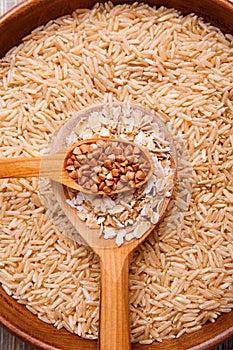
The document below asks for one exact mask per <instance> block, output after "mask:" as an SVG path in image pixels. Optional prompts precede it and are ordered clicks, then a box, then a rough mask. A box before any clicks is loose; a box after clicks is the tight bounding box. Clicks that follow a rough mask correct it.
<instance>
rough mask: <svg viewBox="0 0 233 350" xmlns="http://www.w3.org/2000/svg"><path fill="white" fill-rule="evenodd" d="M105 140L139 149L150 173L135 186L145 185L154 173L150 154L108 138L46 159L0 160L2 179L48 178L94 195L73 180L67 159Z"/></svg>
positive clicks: (88, 141)
mask: <svg viewBox="0 0 233 350" xmlns="http://www.w3.org/2000/svg"><path fill="white" fill-rule="evenodd" d="M99 140H103V141H106V142H108V143H111V142H114V143H116V142H118V143H121V144H125V145H132V146H135V147H137V148H138V149H139V150H140V151H141V152H142V154H143V156H144V158H145V159H146V160H147V161H148V165H149V168H150V169H149V171H148V174H147V176H146V177H145V178H144V179H143V180H142V181H140V182H138V183H136V184H135V188H137V187H140V186H142V185H144V184H145V183H146V182H147V181H148V180H149V178H150V177H151V175H152V173H153V161H152V159H151V157H150V155H149V153H148V152H147V151H146V150H145V149H144V148H142V147H140V146H138V145H135V144H134V143H133V142H130V141H126V140H120V139H110V138H107V137H102V138H93V139H88V140H82V141H79V142H77V143H75V144H73V145H72V146H71V147H70V148H68V149H67V148H64V149H62V150H59V151H58V152H56V153H54V154H50V155H49V156H45V157H31V158H1V159H0V179H5V178H20V177H32V176H35V177H46V178H49V179H51V180H54V181H56V182H59V183H61V184H63V185H65V186H68V187H70V188H73V189H75V190H77V191H80V192H84V193H89V194H93V191H91V189H90V190H89V189H88V188H84V187H82V186H80V185H79V184H78V183H77V181H75V180H74V179H72V178H71V177H70V176H69V174H68V172H67V170H66V165H67V159H68V158H69V157H70V155H71V154H72V152H73V150H74V149H75V148H76V147H79V146H81V145H83V144H93V143H96V141H99ZM129 190H130V187H127V186H125V187H123V188H121V189H116V190H114V191H111V192H110V193H108V194H115V193H120V192H125V191H129ZM97 193H98V194H106V193H105V192H103V191H98V192H97Z"/></svg>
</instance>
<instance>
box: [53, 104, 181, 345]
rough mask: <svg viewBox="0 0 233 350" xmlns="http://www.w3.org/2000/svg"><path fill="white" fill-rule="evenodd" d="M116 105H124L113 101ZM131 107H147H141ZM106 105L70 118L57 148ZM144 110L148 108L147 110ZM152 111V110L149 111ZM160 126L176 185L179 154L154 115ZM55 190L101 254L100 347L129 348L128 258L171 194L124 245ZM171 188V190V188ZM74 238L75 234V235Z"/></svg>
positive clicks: (55, 185)
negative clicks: (139, 232) (139, 234)
mask: <svg viewBox="0 0 233 350" xmlns="http://www.w3.org/2000/svg"><path fill="white" fill-rule="evenodd" d="M112 105H113V106H121V105H122V104H120V103H113V104H112ZM131 107H132V108H135V109H138V110H141V111H144V110H143V109H141V108H140V107H137V106H131ZM102 108H103V106H95V107H92V108H89V109H87V110H86V111H85V110H84V111H82V112H80V113H78V114H77V115H75V116H74V117H73V118H71V119H70V120H69V121H68V122H67V123H66V124H65V125H64V127H63V128H62V129H61V130H60V133H59V134H58V135H57V137H56V143H55V146H54V148H55V149H56V148H59V147H61V144H62V142H63V143H64V140H65V139H66V137H67V136H68V135H69V134H70V133H71V131H72V130H73V129H74V128H75V125H77V123H78V121H79V120H80V118H81V117H85V115H88V113H90V112H91V111H93V112H96V111H100V110H101V109H102ZM144 112H145V111H144ZM147 113H148V114H149V112H147ZM155 122H157V124H158V127H159V128H160V129H161V130H163V132H164V135H166V139H167V140H168V141H169V145H170V149H171V152H170V156H171V169H172V170H173V174H174V177H173V187H174V185H175V182H176V172H177V165H176V156H175V146H174V143H173V140H172V138H171V136H170V134H169V132H168V130H167V128H166V126H165V124H163V123H162V122H161V121H160V120H159V119H158V120H157V119H155ZM52 188H53V192H54V194H55V196H56V199H57V200H58V202H59V204H60V206H61V208H62V210H63V211H64V213H65V215H66V216H67V217H68V218H69V220H70V222H71V223H72V224H73V226H74V227H75V228H76V230H77V232H78V234H79V235H80V236H81V238H82V239H83V240H84V241H85V242H86V244H87V245H88V246H89V247H91V248H92V249H93V251H94V252H95V253H96V254H97V255H98V256H99V258H100V266H101V295H100V299H101V301H100V326H99V343H98V348H99V349H100V350H110V349H111V350H130V349H131V343H130V327H129V305H128V303H129V301H128V274H129V259H130V255H131V253H132V252H133V251H134V250H135V249H136V248H137V247H138V246H139V245H140V244H141V243H142V242H143V241H144V240H145V239H146V237H148V235H149V234H150V233H151V232H152V231H153V230H154V228H155V227H156V225H157V224H158V223H159V222H160V221H161V220H162V218H163V216H164V214H165V211H166V208H167V206H168V204H169V201H170V198H171V197H166V198H165V199H164V202H163V206H162V208H161V209H160V212H159V219H158V222H157V224H156V225H152V224H151V226H150V227H149V229H148V230H147V231H146V232H145V233H144V235H143V236H142V237H141V238H140V239H134V240H132V241H130V242H125V243H124V244H123V245H122V246H120V247H118V246H116V243H115V240H114V239H108V240H106V239H104V238H103V237H102V236H101V237H99V230H98V229H91V228H89V227H87V225H86V223H85V222H83V221H82V220H80V219H79V217H78V215H77V211H76V209H74V208H71V207H70V205H68V204H67V198H69V196H68V192H67V190H66V189H64V187H62V185H61V184H59V183H58V182H54V183H52ZM171 191H172V190H171ZM74 239H75V237H74Z"/></svg>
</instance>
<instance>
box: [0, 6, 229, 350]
mask: <svg viewBox="0 0 233 350" xmlns="http://www.w3.org/2000/svg"><path fill="white" fill-rule="evenodd" d="M64 1H65V0H64ZM229 1H232V2H233V0H229ZM19 2H20V0H0V15H1V14H3V13H4V12H6V11H7V10H8V9H10V8H11V7H13V6H14V5H16V4H17V3H19ZM0 350H36V348H35V347H33V346H31V345H29V344H26V343H24V342H23V341H21V340H20V339H18V338H17V337H15V336H13V335H12V334H10V333H9V332H8V331H6V330H5V329H3V328H2V327H0ZM211 350H233V338H231V339H229V340H228V341H226V342H224V343H221V344H219V345H218V346H217V347H215V348H214V349H211Z"/></svg>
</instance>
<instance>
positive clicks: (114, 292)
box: [98, 249, 131, 350]
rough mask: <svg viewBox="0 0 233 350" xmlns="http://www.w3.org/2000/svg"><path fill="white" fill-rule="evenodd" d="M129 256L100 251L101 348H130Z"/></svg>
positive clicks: (109, 250)
mask: <svg viewBox="0 0 233 350" xmlns="http://www.w3.org/2000/svg"><path fill="white" fill-rule="evenodd" d="M128 271H129V260H128V257H123V256H120V255H119V254H118V255H115V256H114V251H112V250H111V249H106V250H105V251H104V254H101V302H100V328H99V347H98V348H99V350H109V349H111V350H130V349H131V343H130V333H129V300H128V275H129V272H128Z"/></svg>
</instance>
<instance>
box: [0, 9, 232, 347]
mask: <svg viewBox="0 0 233 350" xmlns="http://www.w3.org/2000/svg"><path fill="white" fill-rule="evenodd" d="M0 77H1V78H0V106H1V110H0V118H1V119H0V123H1V124H0V125H1V129H0V133H1V136H0V145H1V148H0V156H1V157H16V156H25V157H30V156H34V155H35V156H36V155H39V154H40V153H41V152H42V151H43V149H44V148H45V147H46V145H47V143H48V142H49V139H50V136H51V134H53V133H54V132H55V131H56V130H57V128H58V127H59V126H60V125H61V124H62V123H63V122H64V121H65V120H66V119H67V118H69V117H70V116H72V114H73V113H74V112H75V111H79V110H80V109H83V108H84V107H88V106H89V105H91V104H98V103H106V102H114V101H122V102H123V101H124V102H132V103H134V104H138V105H141V106H144V107H147V108H151V109H152V110H155V111H156V112H157V113H159V114H160V115H161V116H162V117H163V118H165V119H166V120H169V121H170V123H171V124H172V126H173V128H175V129H176V130H177V132H179V133H180V134H182V136H183V141H184V143H185V147H186V148H187V150H188V152H189V155H190V160H191V162H192V167H193V182H194V184H193V191H192V196H191V200H190V205H189V208H188V210H187V211H186V212H185V215H184V219H183V220H182V224H181V223H180V217H181V216H182V208H185V201H182V200H180V201H179V203H178V205H179V209H181V210H177V211H175V213H173V218H174V220H173V221H172V224H171V222H170V223H169V224H168V222H167V221H166V219H165V221H164V223H163V224H161V225H160V227H159V230H158V232H157V233H156V232H155V233H154V234H152V235H151V236H150V237H149V239H148V240H147V241H146V242H145V243H144V245H142V246H141V247H140V249H138V250H137V251H136V252H135V254H134V259H133V262H132V265H131V270H130V311H131V314H130V315H131V340H132V341H133V342H140V343H144V344H150V343H151V342H152V341H153V340H157V341H162V340H163V339H166V338H174V337H179V336H181V335H182V334H183V333H190V332H193V331H195V330H198V329H200V328H201V327H202V325H203V324H204V323H206V322H207V321H210V322H214V321H215V320H216V318H217V317H218V316H219V315H220V314H221V313H224V312H229V311H230V310H231V308H232V307H233V244H232V241H233V205H232V203H233V175H232V168H233V135H232V121H233V102H232V100H233V88H232V86H233V38H232V36H231V35H223V34H222V33H221V32H220V31H219V30H218V29H217V28H215V27H213V26H211V25H209V24H206V23H204V22H203V20H202V19H200V18H198V17H197V16H196V15H194V14H190V15H187V16H182V15H181V14H180V13H178V12H177V11H176V10H174V9H166V8H164V7H160V8H158V9H156V8H152V7H149V6H147V5H144V4H138V3H135V4H133V5H119V6H115V7H114V6H113V5H112V4H111V3H106V4H104V5H103V4H101V5H98V4H97V5H96V6H95V7H94V8H93V9H92V10H87V9H82V10H77V11H75V12H74V13H73V14H72V15H69V16H65V17H62V18H59V19H57V20H55V21H52V22H49V23H48V24H47V25H45V26H43V27H40V28H38V29H36V30H35V31H34V32H33V33H32V34H30V35H29V36H28V37H26V38H25V39H24V41H23V43H22V44H21V45H19V46H18V47H15V48H13V49H12V50H11V51H10V52H8V53H7V55H6V56H5V57H4V58H3V59H1V61H0ZM183 191H184V196H185V194H186V193H189V190H188V189H185V188H184V189H183ZM0 208H1V210H0V220H1V221H0V267H1V270H0V280H1V282H2V287H3V288H4V290H5V291H6V292H7V293H8V294H9V295H11V296H12V297H13V298H15V299H16V300H18V302H19V303H21V304H24V305H25V306H26V308H27V309H28V310H30V311H31V312H33V313H34V314H37V315H38V317H39V318H40V319H41V320H43V321H44V322H47V323H51V324H54V326H55V327H57V328H58V329H60V328H62V327H65V328H66V329H67V330H69V331H70V332H74V333H76V334H78V335H81V336H83V337H86V338H96V337H97V335H98V320H99V316H98V312H99V272H100V269H99V261H98V259H97V257H96V256H95V255H94V253H93V252H92V251H91V250H88V249H87V248H86V247H83V246H81V245H78V244H77V243H74V242H73V241H72V240H70V239H68V238H65V237H63V236H61V235H60V234H59V232H58V231H57V228H56V227H55V226H54V225H53V223H52V222H51V221H50V220H48V218H47V217H46V213H45V208H44V207H43V205H42V204H41V200H40V194H39V181H38V180H37V179H35V178H32V179H18V180H16V179H15V180H1V182H0Z"/></svg>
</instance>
